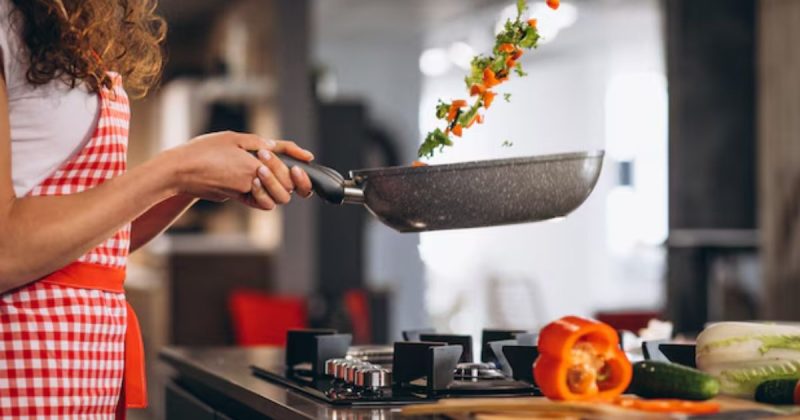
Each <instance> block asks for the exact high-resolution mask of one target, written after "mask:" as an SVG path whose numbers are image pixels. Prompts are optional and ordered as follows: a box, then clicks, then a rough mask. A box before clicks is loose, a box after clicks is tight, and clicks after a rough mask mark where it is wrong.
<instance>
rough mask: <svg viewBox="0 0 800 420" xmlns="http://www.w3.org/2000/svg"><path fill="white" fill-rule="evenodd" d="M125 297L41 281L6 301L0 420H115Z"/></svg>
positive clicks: (0, 326)
mask: <svg viewBox="0 0 800 420" xmlns="http://www.w3.org/2000/svg"><path fill="white" fill-rule="evenodd" d="M126 315H127V310H126V307H125V296H124V295H123V294H121V293H109V292H103V291H100V290H89V289H74V288H70V287H62V286H59V285H54V284H49V283H42V282H37V283H34V284H32V285H31V286H28V287H26V288H24V289H21V290H19V291H17V292H14V293H10V294H6V295H4V296H2V298H0V418H3V419H42V418H48V419H49V418H58V419H72V418H74V419H78V418H79V419H113V418H114V416H115V413H116V409H117V403H118V401H119V395H120V389H121V386H122V378H123V373H124V365H125V326H126Z"/></svg>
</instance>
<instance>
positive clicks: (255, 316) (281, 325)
mask: <svg viewBox="0 0 800 420" xmlns="http://www.w3.org/2000/svg"><path fill="white" fill-rule="evenodd" d="M228 310H229V311H230V315H231V321H232V326H233V333H234V337H235V339H236V344H238V345H240V346H259V345H270V346H282V347H283V346H286V332H287V331H289V330H291V329H297V328H308V309H307V307H306V300H305V299H304V298H300V297H291V296H274V295H270V294H267V293H264V292H260V291H257V290H235V291H233V292H231V295H230V296H229V298H228Z"/></svg>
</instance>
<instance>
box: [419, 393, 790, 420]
mask: <svg viewBox="0 0 800 420" xmlns="http://www.w3.org/2000/svg"><path fill="white" fill-rule="evenodd" d="M714 401H717V402H719V403H720V406H721V408H722V410H721V413H720V414H719V415H718V416H719V418H726V417H727V418H739V416H738V415H737V413H739V414H748V415H747V416H742V417H741V418H758V417H760V416H765V417H771V416H774V415H776V414H783V415H788V414H792V412H791V411H787V409H785V408H784V409H781V408H776V407H773V406H770V405H764V404H759V403H756V402H752V401H745V400H740V399H735V398H729V397H718V398H716V399H714ZM794 414H798V413H797V412H796V411H795V412H794ZM403 415H408V416H431V415H440V416H446V417H450V418H454V419H462V418H470V419H480V420H518V419H522V418H526V419H527V418H547V419H568V418H574V419H581V418H587V417H590V418H608V419H612V418H614V419H616V418H637V419H654V420H655V419H666V418H675V417H674V416H670V415H664V414H654V413H644V412H641V411H634V410H628V409H624V408H620V407H617V406H613V405H609V404H597V403H589V402H557V401H550V400H548V399H546V398H542V397H530V398H481V399H466V398H465V399H457V398H453V399H445V400H440V401H438V402H436V403H433V404H420V405H412V406H408V407H405V408H403ZM715 417H716V416H715ZM706 418H707V417H706ZM712 418H713V417H712ZM771 418H778V417H771Z"/></svg>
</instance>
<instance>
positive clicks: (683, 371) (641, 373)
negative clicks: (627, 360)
mask: <svg viewBox="0 0 800 420" xmlns="http://www.w3.org/2000/svg"><path fill="white" fill-rule="evenodd" d="M629 390H630V392H632V393H634V394H636V395H638V396H640V397H642V398H678V399H682V400H698V401H700V400H708V399H711V398H714V397H715V396H716V395H717V394H718V393H719V381H717V380H716V379H715V378H714V377H713V376H711V375H708V374H705V373H703V372H700V371H699V370H697V369H692V368H690V367H686V366H683V365H678V364H675V363H667V362H656V361H645V362H638V363H634V365H633V381H632V382H631V386H630V389H629Z"/></svg>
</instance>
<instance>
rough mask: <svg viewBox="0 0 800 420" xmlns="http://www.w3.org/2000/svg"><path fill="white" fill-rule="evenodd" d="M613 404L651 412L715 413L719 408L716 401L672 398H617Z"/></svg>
mask: <svg viewBox="0 0 800 420" xmlns="http://www.w3.org/2000/svg"><path fill="white" fill-rule="evenodd" d="M615 404H617V405H619V406H620V407H625V408H632V409H634V410H640V411H649V412H653V413H681V414H696V415H702V414H715V413H718V412H719V410H720V405H719V403H718V402H714V401H686V400H674V399H654V400H643V399H639V398H619V399H617V400H616V401H615Z"/></svg>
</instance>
